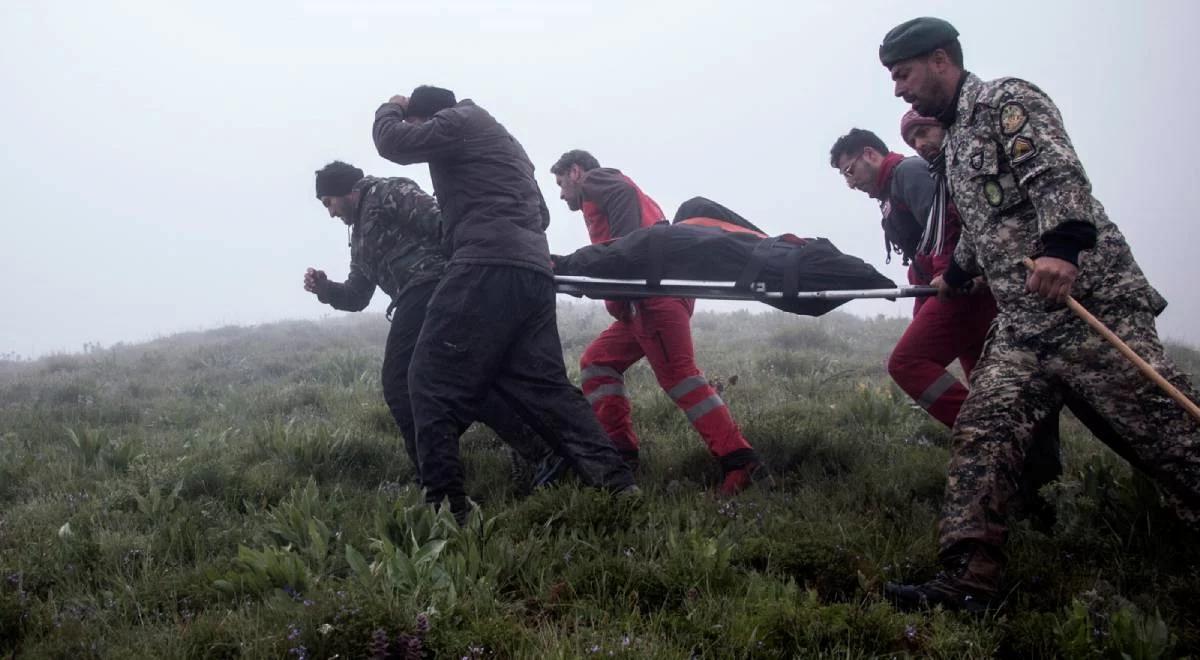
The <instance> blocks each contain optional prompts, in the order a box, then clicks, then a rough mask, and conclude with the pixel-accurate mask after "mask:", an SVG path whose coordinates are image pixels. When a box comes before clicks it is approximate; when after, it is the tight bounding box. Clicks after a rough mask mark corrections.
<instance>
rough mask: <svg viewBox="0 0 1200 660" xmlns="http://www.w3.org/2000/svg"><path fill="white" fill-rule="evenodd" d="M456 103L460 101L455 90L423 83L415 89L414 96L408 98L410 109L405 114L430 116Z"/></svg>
mask: <svg viewBox="0 0 1200 660" xmlns="http://www.w3.org/2000/svg"><path fill="white" fill-rule="evenodd" d="M455 103H458V101H457V100H456V99H455V98H454V92H452V91H450V90H448V89H442V88H441V87H434V86H432V85H421V86H420V87H418V88H416V89H414V90H413V93H412V96H411V97H409V99H408V109H407V110H405V112H404V114H406V115H408V116H410V117H424V118H429V117H432V116H433V115H434V114H435V113H437V111H439V110H445V109H446V108H449V107H451V106H453V105H454V104H455Z"/></svg>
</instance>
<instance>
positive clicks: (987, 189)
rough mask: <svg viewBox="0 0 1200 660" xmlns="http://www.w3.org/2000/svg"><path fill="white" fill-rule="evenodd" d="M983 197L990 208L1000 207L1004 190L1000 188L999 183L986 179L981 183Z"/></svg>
mask: <svg viewBox="0 0 1200 660" xmlns="http://www.w3.org/2000/svg"><path fill="white" fill-rule="evenodd" d="M983 197H984V199H986V200H987V203H988V204H991V205H992V206H1000V204H1001V203H1002V202H1003V201H1004V189H1003V188H1001V187H1000V182H999V181H997V180H996V179H988V180H987V181H984V182H983Z"/></svg>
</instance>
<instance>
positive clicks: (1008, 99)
mask: <svg viewBox="0 0 1200 660" xmlns="http://www.w3.org/2000/svg"><path fill="white" fill-rule="evenodd" d="M965 75H966V79H965V80H964V81H963V84H962V88H961V92H960V94H959V97H958V105H957V114H956V116H955V118H954V122H953V124H952V125H950V126H949V128H948V131H947V136H946V144H945V147H944V148H945V153H946V178H947V180H948V182H949V184H950V191H951V195H952V197H953V199H954V203H955V205H956V206H957V207H958V211H959V214H960V215H961V218H962V225H963V235H962V237H961V238H960V240H959V242H958V246H957V248H956V249H955V253H954V261H955V264H956V267H957V269H958V270H959V271H960V272H961V271H965V272H966V273H967V274H970V275H985V276H986V277H987V280H988V283H989V284H990V285H991V288H992V293H993V294H994V295H995V297H996V302H997V304H998V306H999V314H998V318H997V320H998V322H999V323H1000V326H1001V327H1002V328H1007V329H1008V330H1010V331H1012V332H1013V333H1015V334H1016V335H1017V336H1018V337H1019V338H1028V337H1032V336H1034V335H1037V334H1040V333H1042V332H1044V331H1045V330H1047V329H1049V328H1052V327H1055V326H1057V325H1059V324H1060V323H1063V322H1065V321H1066V320H1068V319H1069V318H1070V317H1071V312H1070V311H1069V310H1067V309H1066V307H1065V306H1063V305H1058V304H1054V303H1050V302H1047V301H1045V300H1043V299H1041V298H1039V297H1037V296H1035V295H1034V294H1031V293H1027V292H1026V291H1025V281H1026V277H1027V274H1028V271H1027V270H1026V268H1025V266H1024V265H1023V262H1022V260H1023V258H1024V257H1026V256H1029V257H1034V258H1036V257H1038V256H1041V255H1042V254H1043V253H1044V252H1045V249H1046V245H1045V244H1044V243H1043V240H1044V238H1045V237H1046V235H1047V232H1052V231H1054V230H1056V229H1059V228H1062V227H1063V225H1064V224H1065V223H1074V224H1075V226H1076V228H1078V226H1079V223H1081V222H1082V223H1087V224H1090V225H1093V226H1094V227H1095V230H1096V245H1095V247H1094V248H1091V249H1085V250H1083V251H1082V252H1080V253H1079V256H1078V266H1079V277H1078V279H1077V280H1076V282H1075V285H1074V287H1073V288H1072V295H1073V296H1075V298H1076V299H1078V300H1079V302H1080V303H1082V304H1083V305H1084V306H1087V307H1094V306H1097V305H1100V304H1104V303H1107V302H1110V301H1117V300H1120V301H1127V302H1128V303H1130V304H1134V305H1138V306H1143V305H1144V306H1146V307H1147V308H1149V309H1152V310H1153V311H1154V312H1155V313H1158V312H1161V311H1162V309H1163V307H1165V306H1166V300H1164V299H1163V298H1162V296H1161V295H1159V293H1158V291H1156V290H1155V289H1154V288H1153V287H1151V286H1150V283H1149V282H1147V281H1146V277H1145V276H1144V275H1143V274H1142V270H1141V268H1139V267H1138V265H1137V262H1136V261H1134V258H1133V254H1132V253H1131V252H1130V249H1129V244H1128V243H1126V242H1125V237H1124V236H1123V235H1122V234H1121V231H1120V230H1119V229H1117V226H1116V225H1115V224H1113V223H1112V222H1111V221H1109V219H1108V216H1107V215H1106V214H1105V212H1104V207H1103V206H1101V205H1100V202H1099V201H1097V200H1096V198H1094V197H1092V187H1091V183H1090V182H1089V181H1088V178H1087V174H1085V173H1084V170H1083V165H1082V164H1081V163H1080V162H1079V157H1078V156H1076V154H1075V149H1074V147H1073V146H1072V145H1071V139H1070V138H1069V137H1068V136H1067V131H1066V129H1065V128H1064V127H1063V122H1062V117H1061V116H1060V115H1059V112H1058V108H1057V107H1055V105H1054V102H1053V101H1051V100H1050V98H1049V97H1048V96H1046V94H1045V93H1043V92H1042V91H1041V90H1040V89H1038V88H1037V87H1036V86H1034V85H1032V84H1030V83H1028V82H1025V81H1023V80H1019V79H1016V78H1001V79H998V80H993V81H987V82H985V81H983V80H980V79H979V78H978V77H976V76H975V75H973V74H970V73H968V74H965ZM1083 228H1084V229H1087V227H1083ZM948 279H949V277H948Z"/></svg>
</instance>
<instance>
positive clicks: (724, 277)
mask: <svg viewBox="0 0 1200 660" xmlns="http://www.w3.org/2000/svg"><path fill="white" fill-rule="evenodd" d="M554 272H555V273H556V274H558V275H581V276H585V277H596V278H613V279H633V280H637V279H645V280H649V281H652V282H653V281H656V280H662V279H681V280H707V281H739V280H748V281H752V282H763V283H765V284H766V286H767V288H768V289H769V290H772V291H782V290H786V289H787V288H788V287H789V285H790V286H792V287H794V288H795V289H796V290H797V291H828V290H848V289H880V288H892V287H894V286H896V284H895V283H894V282H892V281H891V280H890V279H888V278H886V277H884V276H883V275H881V274H880V273H879V272H878V271H876V270H875V269H874V268H872V267H871V266H870V265H869V264H867V263H866V262H864V261H863V260H862V259H859V258H858V257H852V256H850V255H846V254H842V253H841V252H839V251H838V249H837V248H836V247H834V245H833V243H830V242H829V241H828V240H826V239H824V238H816V239H804V238H797V237H795V236H792V235H790V234H787V235H784V236H777V237H769V236H766V235H764V234H762V233H761V232H757V231H754V230H752V229H749V228H747V227H744V226H741V225H739V224H733V223H730V222H726V221H724V220H721V219H717V218H700V217H693V218H689V219H686V220H678V219H676V222H675V223H674V224H671V225H654V226H652V227H645V228H643V229H638V230H635V231H633V232H630V233H629V234H627V235H625V236H624V237H622V238H618V239H616V240H614V241H611V242H609V243H602V244H597V245H589V246H587V247H584V248H580V249H579V250H576V251H575V252H574V253H572V254H569V255H566V256H562V257H558V258H556V259H555V263H554ZM764 302H766V301H764ZM844 302H845V301H844V300H785V299H784V300H771V301H769V302H767V304H768V305H771V306H772V307H776V308H778V309H782V310H784V311H786V312H791V313H793V314H805V315H809V316H820V315H821V314H824V313H826V312H828V311H830V310H832V309H834V308H836V307H838V306H839V305H842V304H843V303H844Z"/></svg>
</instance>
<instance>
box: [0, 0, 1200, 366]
mask: <svg viewBox="0 0 1200 660" xmlns="http://www.w3.org/2000/svg"><path fill="white" fill-rule="evenodd" d="M917 15H936V16H941V17H944V18H946V19H948V20H950V21H951V22H952V23H954V24H955V25H956V26H957V27H958V29H959V31H960V32H961V34H962V36H961V40H962V43H963V45H964V51H965V55H966V64H967V68H968V69H970V70H971V71H973V72H975V73H977V74H979V75H980V76H982V77H983V78H985V79H987V78H995V77H1000V76H1010V75H1011V76H1018V77H1021V78H1025V79H1027V80H1030V81H1032V82H1035V83H1036V84H1038V85H1039V86H1040V87H1042V88H1043V89H1044V90H1045V91H1047V92H1048V93H1049V94H1050V95H1051V97H1052V98H1053V99H1054V100H1055V101H1056V102H1057V103H1058V105H1059V107H1060V109H1061V111H1062V114H1063V116H1064V119H1065V121H1066V125H1067V128H1068V130H1069V132H1070V135H1071V137H1072V139H1073V141H1074V143H1075V146H1076V148H1077V150H1078V152H1079V154H1080V156H1081V158H1082V160H1083V163H1084V165H1085V166H1086V168H1087V172H1088V174H1089V176H1090V178H1091V179H1092V183H1093V186H1094V192H1095V194H1096V196H1097V197H1098V198H1099V199H1100V201H1101V202H1102V203H1103V204H1104V205H1105V207H1106V208H1107V210H1108V212H1109V216H1110V217H1111V218H1112V219H1113V221H1115V222H1116V223H1117V224H1118V225H1119V226H1120V227H1121V228H1122V230H1123V231H1124V232H1125V234H1126V236H1127V237H1128V239H1129V241H1130V243H1131V244H1132V246H1133V249H1134V253H1135V255H1136V256H1137V258H1138V260H1139V261H1140V263H1141V264H1142V266H1143V268H1144V270H1145V271H1146V273H1147V275H1148V276H1149V277H1150V279H1151V282H1152V283H1154V284H1155V285H1156V286H1157V287H1158V288H1159V290H1160V291H1162V292H1163V294H1164V295H1165V296H1166V297H1167V299H1168V300H1169V301H1170V307H1169V308H1168V310H1167V311H1166V312H1165V313H1164V315H1163V316H1162V317H1161V319H1160V328H1161V330H1162V332H1163V334H1164V335H1165V336H1166V337H1168V338H1174V339H1180V340H1186V341H1188V342H1192V343H1200V331H1198V330H1197V321H1198V320H1200V304H1198V302H1197V297H1196V296H1195V295H1194V294H1193V293H1192V291H1193V287H1194V286H1196V281H1197V280H1198V279H1200V278H1198V276H1200V265H1197V260H1196V259H1193V258H1192V257H1191V252H1192V250H1193V249H1194V247H1193V245H1192V244H1191V238H1192V237H1191V235H1190V234H1189V233H1188V232H1189V231H1190V230H1188V229H1187V227H1188V226H1189V223H1191V222H1192V220H1191V213H1192V212H1193V211H1192V210H1191V209H1190V208H1189V207H1188V206H1187V204H1189V203H1191V202H1192V199H1193V195H1194V190H1195V188H1196V184H1195V183H1194V182H1192V181H1191V177H1192V176H1193V175H1192V169H1193V167H1192V161H1193V159H1194V157H1195V156H1194V155H1195V154H1196V153H1197V151H1198V147H1200V139H1198V138H1197V133H1196V131H1195V130H1194V124H1195V122H1196V102H1197V98H1198V96H1200V95H1198V94H1197V88H1198V85H1197V79H1196V75H1195V73H1194V70H1193V67H1194V66H1195V63H1196V62H1198V61H1200V46H1198V45H1197V42H1196V40H1195V39H1194V38H1193V36H1192V34H1191V33H1192V31H1194V29H1195V26H1196V25H1198V24H1200V3H1195V2H1187V1H1180V2H1165V1H1164V2H1152V3H1132V2H1045V1H1042V2H1027V1H1013V2H1005V3H975V2H965V1H962V2H923V3H922V2H917V3H912V2H910V3H896V2H875V1H866V2H857V3H796V2H755V3H729V2H703V1H700V2H698V1H696V0H690V1H688V2H653V1H642V2H616V1H610V2H605V3H594V4H593V3H577V2H566V1H563V2H533V1H528V0H526V1H517V2H503V3H501V2H496V3H484V2H471V1H465V2H462V1H460V2H454V3H425V4H419V5H418V4H412V3H397V2H385V1H382V0H380V1H377V2H376V1H350V2H333V1H328V2H326V1H313V2H297V3H266V2H264V3H242V2H239V3H233V2H220V1H216V2H203V3H198V2H197V3H190V2H189V3H183V2H181V3H160V2H82V1H80V2H54V1H50V2H42V3H33V2H21V1H16V0H14V1H10V2H6V3H4V4H3V6H2V7H0V53H2V58H3V59H2V61H3V67H2V68H0V83H2V84H3V89H4V91H5V94H4V102H3V103H0V122H2V124H3V126H4V127H5V128H6V129H7V130H6V135H5V139H4V143H5V148H4V154H5V156H4V160H3V165H2V167H3V172H2V176H0V186H2V191H3V196H4V200H5V204H4V214H3V223H4V231H3V239H2V240H0V276H2V278H3V282H4V286H3V289H2V291H3V293H2V294H0V300H2V302H3V316H2V317H0V318H2V319H3V322H2V323H0V354H7V355H9V356H12V355H13V354H16V355H20V356H26V357H33V356H37V355H42V354H45V353H48V352H56V351H77V350H80V348H81V347H82V345H83V344H84V343H85V342H90V343H99V344H102V345H109V344H112V343H114V342H118V341H124V342H131V341H138V340H142V339H148V338H152V337H156V336H161V335H165V334H170V333H173V332H177V331H182V330H196V329H204V328H210V327H216V326H219V325H224V324H231V323H233V324H251V323H258V322H265V321H271V320H277V319H285V318H286V319H291V318H317V317H321V316H323V315H327V314H331V313H334V312H332V310H331V309H330V308H328V307H325V306H323V305H321V304H319V303H318V302H317V301H316V299H315V298H314V297H313V296H311V295H310V294H308V293H306V292H304V291H303V290H302V287H301V276H302V274H303V271H304V269H305V268H306V267H308V266H313V267H317V268H323V269H325V270H326V271H327V272H328V273H329V274H330V276H331V277H333V278H336V279H341V278H342V277H344V276H345V273H346V268H347V265H348V261H349V251H348V248H347V246H346V230H345V227H344V226H343V225H342V224H341V223H340V222H339V221H337V220H334V219H331V218H329V217H328V216H327V215H326V214H325V211H324V209H323V208H322V207H321V205H320V204H319V202H317V201H316V199H315V197H314V193H313V171H314V170H316V169H317V168H319V167H320V166H321V165H323V164H325V163H326V162H328V161H330V160H333V159H342V160H347V161H350V162H352V163H355V164H357V165H358V166H359V167H361V168H363V169H364V170H366V171H367V172H368V173H370V174H374V175H378V176H408V177H411V178H413V179H416V180H417V181H418V182H420V183H421V184H422V185H423V186H424V187H425V188H426V189H427V190H431V188H430V187H429V183H428V176H427V173H426V169H425V167H424V166H423V165H420V166H412V167H400V166H397V165H394V164H392V163H389V162H387V161H384V160H383V159H381V158H379V157H378V155H377V154H376V153H375V150H374V147H373V145H372V143H371V139H370V129H371V122H372V118H373V113H374V110H375V108H376V107H377V106H378V105H379V103H381V102H383V101H384V100H386V99H387V98H388V97H389V96H391V95H392V94H397V93H403V94H407V93H408V92H409V91H410V90H411V89H412V88H413V87H414V86H416V85H418V84H423V83H431V84H437V85H441V86H445V87H449V88H451V89H453V90H455V92H456V93H457V94H458V96H459V98H472V99H474V100H475V101H476V102H477V103H479V104H480V105H482V106H484V107H485V108H488V109H489V110H490V111H491V112H492V113H493V114H494V115H495V116H496V117H497V118H498V119H499V120H500V121H501V122H502V123H504V124H505V125H506V126H507V127H508V128H509V130H510V131H511V132H512V133H513V134H514V135H515V136H516V137H517V138H518V139H519V140H520V141H521V142H522V143H523V144H524V145H525V148H526V150H527V151H528V152H529V154H530V156H531V157H532V158H533V160H534V162H535V164H536V165H537V167H538V174H539V182H540V183H541V186H542V189H543V191H544V192H545V194H546V197H547V203H548V204H549V206H550V208H551V210H552V216H553V218H552V223H551V227H550V230H549V238H550V243H551V248H552V250H553V251H555V252H566V251H570V250H572V249H574V248H576V247H579V246H582V245H584V244H586V243H587V233H586V231H585V229H584V226H583V221H582V218H581V216H579V214H576V213H571V212H570V211H568V209H567V208H566V206H565V205H564V204H563V203H562V202H561V201H560V200H558V199H557V189H556V187H555V186H554V181H553V177H552V176H551V175H550V174H549V171H548V170H549V166H550V164H552V163H553V162H554V160H555V159H556V158H557V157H558V155H559V154H561V153H562V152H563V151H565V150H567V149H571V148H584V149H588V150H590V151H592V152H593V153H594V154H595V155H596V156H597V157H598V158H599V159H600V161H601V162H602V163H603V164H604V165H607V166H612V167H617V168H620V169H621V170H622V171H624V172H625V173H626V174H628V175H629V176H631V177H632V178H633V179H634V180H636V181H637V182H638V183H639V185H640V186H641V187H642V188H643V189H644V190H645V191H646V192H647V193H649V194H650V195H651V196H653V197H655V198H656V199H657V200H658V201H659V203H660V204H661V205H662V207H663V208H664V209H665V210H667V213H668V215H670V214H671V213H673V211H674V208H675V207H676V206H677V205H678V204H679V203H680V202H681V201H683V200H684V199H687V198H688V197H691V196H693V195H705V196H707V197H710V198H713V199H716V200H718V201H720V202H722V203H724V204H726V205H727V206H729V207H731V208H733V209H735V210H737V211H738V212H740V213H741V214H742V215H744V216H746V217H747V218H749V219H751V220H752V221H754V222H755V223H757V224H758V225H760V226H761V227H763V228H764V229H765V230H767V231H769V232H771V233H782V232H793V233H796V234H800V235H804V236H824V237H828V238H829V239H831V240H832V241H833V242H834V243H835V244H836V245H838V247H839V248H841V249H842V250H843V251H844V252H848V253H851V254H855V255H857V256H860V257H862V258H864V259H866V260H867V261H869V262H871V263H872V264H875V265H876V266H877V267H878V268H880V270H881V271H883V272H885V273H886V274H887V275H889V276H891V277H892V278H893V279H896V280H897V281H900V280H903V268H902V267H901V266H900V264H899V262H898V260H894V261H893V262H892V263H891V264H890V265H885V264H884V263H883V260H884V250H883V240H882V236H881V232H880V229H879V211H878V207H877V205H876V204H875V203H874V202H872V201H871V200H869V199H867V198H866V197H865V196H864V195H862V194H861V193H858V192H855V191H851V190H849V189H847V188H846V186H845V184H844V183H843V181H842V179H841V177H840V176H839V175H838V173H837V171H836V170H834V169H832V168H831V167H830V166H829V163H828V154H829V148H830V146H831V145H832V144H833V141H834V140H835V139H836V138H837V137H838V136H840V135H842V134H843V133H845V132H846V131H848V130H849V129H850V128H851V127H861V128H867V129H871V130H874V131H875V132H877V133H878V134H879V135H880V136H881V137H882V138H883V139H884V140H885V141H886V142H887V143H888V145H889V146H891V147H892V148H893V149H896V150H898V151H903V152H906V153H907V152H908V149H907V147H905V145H904V144H903V143H902V142H901V140H900V138H899V135H898V124H899V118H900V115H901V114H902V113H903V112H904V110H905V109H906V108H905V105H904V103H903V102H902V101H901V100H899V99H896V98H893V97H892V95H891V84H890V81H889V79H888V75H887V72H886V71H885V70H884V69H883V68H882V67H881V66H880V65H879V62H878V59H877V47H878V44H879V41H880V39H881V38H882V36H883V34H884V33H885V32H886V31H887V30H888V29H889V28H891V27H892V26H893V25H895V24H896V23H899V22H901V21H903V20H906V19H909V18H912V17H914V16H917ZM1189 63H1190V64H1189ZM1180 232H1182V233H1180ZM731 305H733V304H731V303H712V302H702V303H701V305H700V306H699V307H700V308H701V309H706V308H707V309H728V308H730V307H731ZM385 307H386V300H385V299H384V296H383V294H381V293H377V294H376V300H375V301H374V302H373V304H372V306H371V308H370V310H369V311H368V312H367V313H369V314H381V313H382V310H383V309H384V308H385ZM758 308H762V309H764V310H765V309H767V308H766V307H765V306H755V309H758ZM844 309H845V310H847V311H850V312H853V313H856V314H863V315H874V314H889V315H897V314H901V315H902V314H907V313H908V311H909V310H910V309H911V305H910V304H909V303H907V302H899V303H889V302H885V301H871V302H868V301H859V302H853V303H850V304H849V305H847V306H846V307H844Z"/></svg>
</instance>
